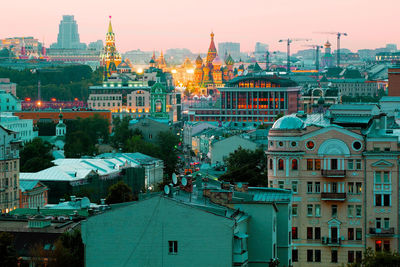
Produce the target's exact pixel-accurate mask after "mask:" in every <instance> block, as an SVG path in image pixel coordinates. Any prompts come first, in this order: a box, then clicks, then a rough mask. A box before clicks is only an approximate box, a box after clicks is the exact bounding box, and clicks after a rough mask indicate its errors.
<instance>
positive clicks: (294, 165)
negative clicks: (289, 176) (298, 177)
mask: <svg viewBox="0 0 400 267" xmlns="http://www.w3.org/2000/svg"><path fill="white" fill-rule="evenodd" d="M292 170H295V171H297V170H298V161H297V159H292Z"/></svg>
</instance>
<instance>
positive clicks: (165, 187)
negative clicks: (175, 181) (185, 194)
mask: <svg viewBox="0 0 400 267" xmlns="http://www.w3.org/2000/svg"><path fill="white" fill-rule="evenodd" d="M170 191H171V190H170V188H169V186H168V185H165V186H164V193H165V194H166V195H169V192H170Z"/></svg>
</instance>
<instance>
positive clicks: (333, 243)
mask: <svg viewBox="0 0 400 267" xmlns="http://www.w3.org/2000/svg"><path fill="white" fill-rule="evenodd" d="M322 244H324V245H328V246H340V245H342V239H341V238H333V239H332V238H330V237H326V236H324V237H322Z"/></svg>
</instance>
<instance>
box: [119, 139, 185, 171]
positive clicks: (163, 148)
mask: <svg viewBox="0 0 400 267" xmlns="http://www.w3.org/2000/svg"><path fill="white" fill-rule="evenodd" d="M156 140H157V142H156V143H155V144H153V143H150V142H146V141H144V140H143V137H142V136H140V135H134V136H132V137H131V138H130V139H128V140H127V142H126V146H125V150H124V151H125V152H140V153H143V154H146V155H148V156H152V157H155V158H159V159H161V160H163V161H164V174H165V175H166V177H171V175H172V173H174V172H175V170H176V168H177V164H178V151H177V145H178V143H179V138H178V137H177V136H176V135H175V134H173V133H171V132H168V131H166V132H160V133H159V134H158V135H157V139H156Z"/></svg>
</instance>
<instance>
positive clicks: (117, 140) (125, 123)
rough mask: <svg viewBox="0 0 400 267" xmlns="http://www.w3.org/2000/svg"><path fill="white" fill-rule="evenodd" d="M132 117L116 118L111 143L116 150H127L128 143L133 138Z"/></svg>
mask: <svg viewBox="0 0 400 267" xmlns="http://www.w3.org/2000/svg"><path fill="white" fill-rule="evenodd" d="M129 121H130V117H124V118H123V119H122V120H121V119H120V118H118V117H117V118H115V119H114V120H113V126H114V127H113V136H112V138H111V143H112V145H113V146H114V147H115V148H122V149H125V147H126V142H127V140H129V139H130V138H131V137H132V136H133V131H132V130H130V129H129Z"/></svg>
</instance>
